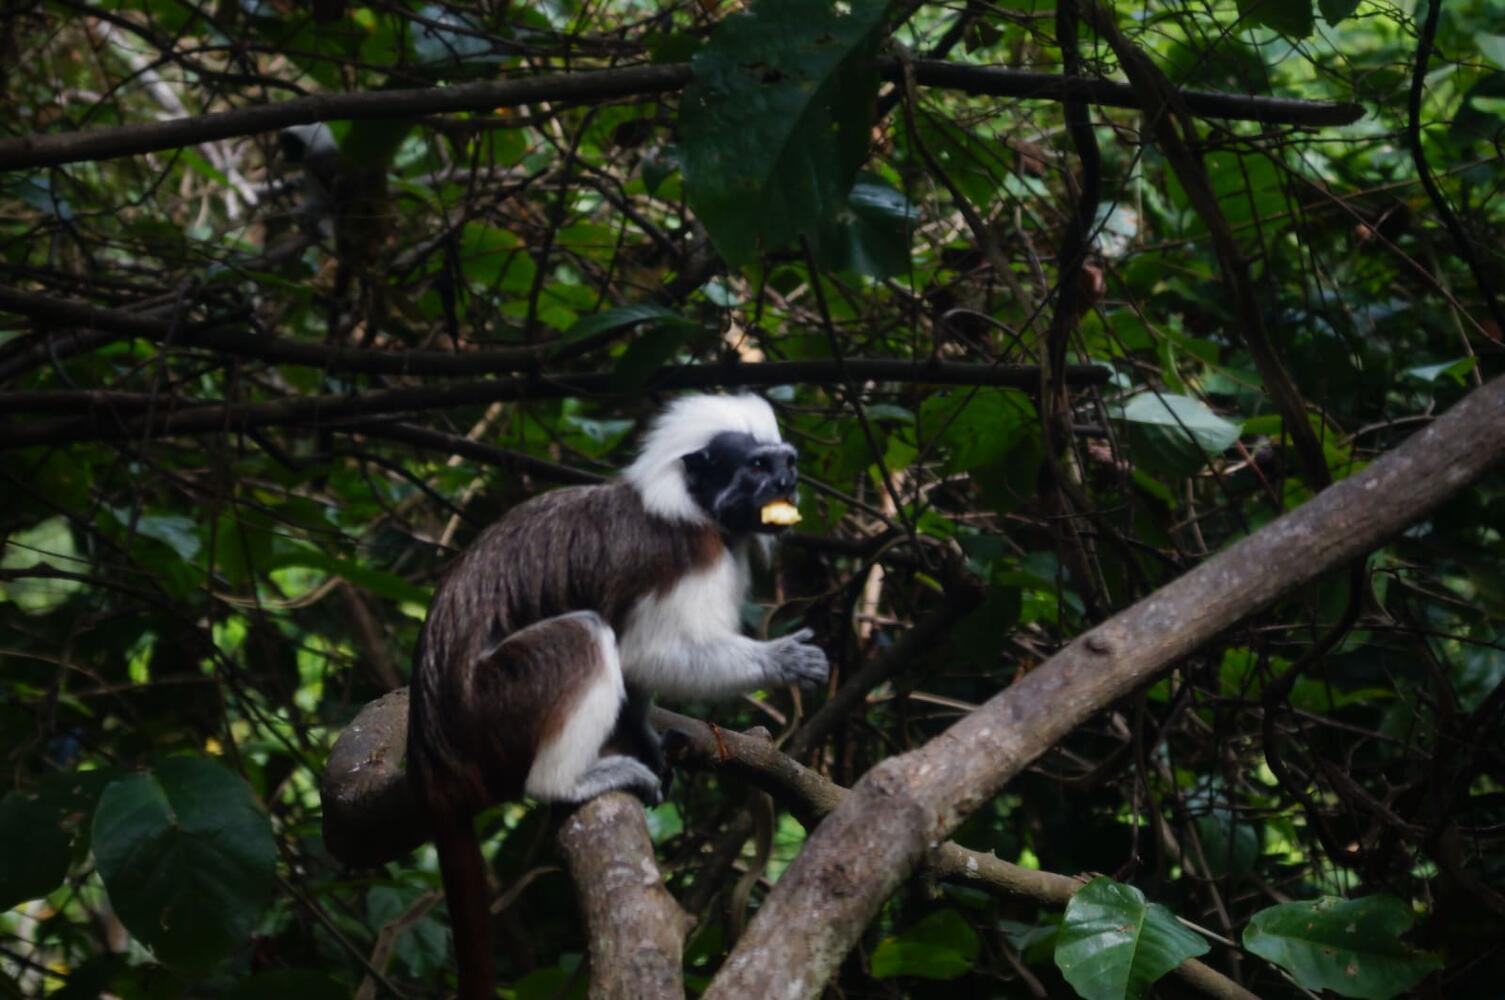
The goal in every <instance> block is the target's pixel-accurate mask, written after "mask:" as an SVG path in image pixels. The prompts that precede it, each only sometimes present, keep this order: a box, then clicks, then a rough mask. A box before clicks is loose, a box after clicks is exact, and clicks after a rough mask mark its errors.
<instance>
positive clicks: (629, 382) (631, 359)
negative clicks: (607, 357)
mask: <svg viewBox="0 0 1505 1000" xmlns="http://www.w3.org/2000/svg"><path fill="white" fill-rule="evenodd" d="M693 331H694V327H693V326H690V325H688V324H686V325H676V326H661V327H659V328H657V329H655V330H649V331H647V332H646V333H644V334H642V335H641V336H639V337H638V339H637V340H634V341H633V342H632V344H631V345H629V346H628V348H627V350H625V351H623V352H622V356H621V357H620V358H618V359H617V364H616V368H615V370H614V373H615V375H616V377H617V378H619V379H621V381H622V388H624V389H625V388H629V387H636V386H642V385H643V384H645V383H646V382H647V381H648V379H649V378H650V377H651V376H652V375H653V373H654V372H656V371H658V370H659V369H660V368H661V367H663V366H664V365H666V364H668V363H669V362H670V361H672V360H673V359H674V356H675V355H676V354H678V353H679V349H680V348H681V347H683V346H684V344H685V341H686V340H687V339H689V336H690V334H691V333H692V332H693Z"/></svg>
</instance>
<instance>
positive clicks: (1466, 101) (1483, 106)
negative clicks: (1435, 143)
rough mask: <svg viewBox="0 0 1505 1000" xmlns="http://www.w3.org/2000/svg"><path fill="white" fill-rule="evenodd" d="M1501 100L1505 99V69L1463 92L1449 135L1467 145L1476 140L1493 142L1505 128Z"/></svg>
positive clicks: (1455, 141) (1457, 141)
mask: <svg viewBox="0 0 1505 1000" xmlns="http://www.w3.org/2000/svg"><path fill="white" fill-rule="evenodd" d="M1501 100H1505V73H1490V74H1489V75H1488V76H1485V77H1484V78H1482V79H1481V80H1479V82H1478V83H1475V84H1474V85H1473V86H1472V87H1470V88H1468V92H1467V93H1465V94H1464V95H1463V102H1462V103H1461V104H1460V105H1459V107H1458V111H1457V113H1456V114H1455V115H1454V116H1453V127H1452V128H1451V129H1450V130H1449V131H1448V137H1449V138H1450V139H1451V140H1452V141H1453V142H1454V143H1456V144H1458V145H1459V146H1461V147H1463V148H1465V149H1467V148H1468V147H1469V146H1472V145H1473V144H1474V143H1476V142H1493V141H1494V140H1495V137H1496V136H1497V135H1499V134H1500V131H1501V129H1505V118H1502V117H1501V115H1500V112H1499V108H1500V101H1501Z"/></svg>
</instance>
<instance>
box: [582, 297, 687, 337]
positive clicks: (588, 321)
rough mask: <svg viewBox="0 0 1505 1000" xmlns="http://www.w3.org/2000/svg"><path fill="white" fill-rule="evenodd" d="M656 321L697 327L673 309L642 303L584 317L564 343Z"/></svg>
mask: <svg viewBox="0 0 1505 1000" xmlns="http://www.w3.org/2000/svg"><path fill="white" fill-rule="evenodd" d="M654 321H657V324H671V325H679V326H691V327H693V326H694V325H695V324H694V323H692V322H691V321H690V320H687V319H685V318H684V317H683V316H681V315H680V314H679V313H677V312H675V311H674V310H673V309H668V308H665V307H664V306H660V305H654V304H653V303H652V302H640V303H637V304H635V305H630V306H617V307H616V308H614V309H605V310H603V311H601V312H598V313H596V314H595V315H593V316H585V317H582V318H581V319H580V320H579V321H578V322H576V323H575V325H574V326H571V327H570V328H569V330H568V331H567V332H566V333H565V335H564V343H572V342H574V341H577V340H585V339H587V338H589V337H594V336H596V335H598V334H602V333H607V332H609V331H611V330H621V329H625V328H627V327H631V326H637V325H638V324H639V323H652V322H654ZM657 324H656V325H657Z"/></svg>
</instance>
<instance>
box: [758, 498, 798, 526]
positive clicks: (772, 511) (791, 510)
mask: <svg viewBox="0 0 1505 1000" xmlns="http://www.w3.org/2000/svg"><path fill="white" fill-rule="evenodd" d="M762 515H763V523H764V524H780V525H790V524H799V523H800V512H799V509H798V508H796V507H795V506H794V504H792V503H790V502H789V501H788V500H775V501H773V502H772V503H766V504H764V505H763V511H762Z"/></svg>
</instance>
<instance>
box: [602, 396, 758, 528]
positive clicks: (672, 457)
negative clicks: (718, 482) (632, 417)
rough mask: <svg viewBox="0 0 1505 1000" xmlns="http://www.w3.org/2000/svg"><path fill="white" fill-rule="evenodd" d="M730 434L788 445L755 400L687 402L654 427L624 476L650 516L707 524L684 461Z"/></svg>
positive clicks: (675, 404) (672, 406) (731, 398)
mask: <svg viewBox="0 0 1505 1000" xmlns="http://www.w3.org/2000/svg"><path fill="white" fill-rule="evenodd" d="M726 431H740V432H742V433H744V434H751V435H752V436H753V437H754V438H756V439H757V440H758V441H761V442H763V443H764V444H777V443H778V442H780V441H782V440H784V439H783V437H781V436H780V435H779V422H778V420H777V419H775V417H774V415H773V408H772V407H771V406H769V405H768V403H767V401H766V400H763V399H760V398H759V397H757V396H751V395H741V396H684V397H681V398H680V399H676V400H675V401H674V402H672V403H670V404H669V406H668V407H667V408H666V409H665V410H664V412H663V413H661V414H660V415H659V417H658V419H656V420H655V421H654V422H653V427H652V428H650V429H649V431H648V435H647V437H646V438H644V440H643V450H642V451H641V452H639V453H638V457H637V460H636V461H635V462H633V463H632V464H631V465H629V466H628V467H627V469H626V470H625V471H624V472H623V473H622V475H623V477H624V478H625V479H626V480H627V481H628V482H629V483H631V484H632V485H633V486H634V487H635V488H636V489H637V491H638V495H639V496H641V497H642V498H643V506H644V507H646V508H647V509H648V510H649V511H650V512H652V513H654V514H657V515H658V516H659V517H663V518H668V519H669V520H672V521H699V520H703V519H704V518H705V516H706V515H705V513H704V512H703V511H702V510H701V509H700V507H699V506H698V505H697V504H696V503H695V500H694V498H693V497H691V496H690V490H689V488H688V487H687V486H686V485H685V465H684V462H683V461H681V459H683V458H684V457H685V456H686V455H688V454H690V453H691V452H694V451H699V450H700V449H701V448H704V447H705V446H706V445H708V444H710V443H711V439H712V438H713V437H715V436H716V435H717V434H721V433H724V432H726Z"/></svg>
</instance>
